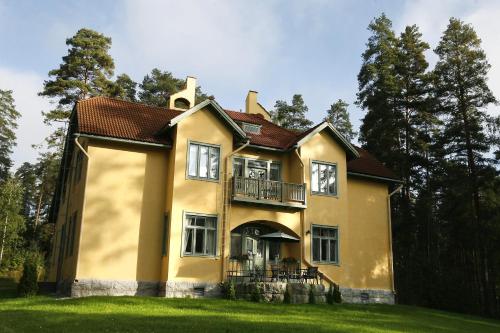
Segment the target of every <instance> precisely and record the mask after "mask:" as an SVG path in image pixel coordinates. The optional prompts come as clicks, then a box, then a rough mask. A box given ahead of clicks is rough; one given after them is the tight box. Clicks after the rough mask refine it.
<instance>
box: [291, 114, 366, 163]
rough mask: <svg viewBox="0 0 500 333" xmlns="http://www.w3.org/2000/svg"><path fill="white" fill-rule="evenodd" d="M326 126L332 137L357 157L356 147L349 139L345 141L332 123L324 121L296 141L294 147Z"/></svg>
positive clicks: (300, 144)
mask: <svg viewBox="0 0 500 333" xmlns="http://www.w3.org/2000/svg"><path fill="white" fill-rule="evenodd" d="M326 128H328V129H329V130H330V131H331V132H332V134H333V135H334V137H336V138H337V139H338V140H339V141H340V143H341V144H342V145H343V146H344V147H345V148H346V150H347V151H349V152H350V153H351V154H352V155H353V156H354V157H359V153H358V151H357V150H356V148H354V146H353V145H352V144H350V143H349V141H347V139H346V138H345V137H344V136H343V135H342V134H340V132H339V131H338V130H337V129H336V128H335V127H333V126H332V124H330V123H329V122H326V121H325V122H323V123H322V124H321V125H319V126H318V127H316V128H315V129H314V130H313V131H312V132H311V133H309V134H307V135H306V136H305V137H303V138H302V139H300V140H299V141H297V143H296V144H295V146H294V147H295V148H299V147H300V146H302V145H303V144H304V143H306V142H307V141H309V140H310V139H311V138H312V137H313V136H315V135H316V134H318V133H319V132H321V131H323V130H324V129H326Z"/></svg>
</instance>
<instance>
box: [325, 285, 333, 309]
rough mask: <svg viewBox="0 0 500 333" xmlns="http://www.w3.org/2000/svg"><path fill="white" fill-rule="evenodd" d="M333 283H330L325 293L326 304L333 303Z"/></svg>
mask: <svg viewBox="0 0 500 333" xmlns="http://www.w3.org/2000/svg"><path fill="white" fill-rule="evenodd" d="M333 290H334V287H333V284H331V283H330V288H328V292H327V293H326V302H327V303H328V304H333V303H335V299H334V298H333Z"/></svg>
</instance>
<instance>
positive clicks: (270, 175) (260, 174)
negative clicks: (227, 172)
mask: <svg viewBox="0 0 500 333" xmlns="http://www.w3.org/2000/svg"><path fill="white" fill-rule="evenodd" d="M233 176H235V177H246V178H252V179H262V180H274V181H281V164H280V162H278V161H264V160H255V159H250V158H242V157H236V158H234V159H233Z"/></svg>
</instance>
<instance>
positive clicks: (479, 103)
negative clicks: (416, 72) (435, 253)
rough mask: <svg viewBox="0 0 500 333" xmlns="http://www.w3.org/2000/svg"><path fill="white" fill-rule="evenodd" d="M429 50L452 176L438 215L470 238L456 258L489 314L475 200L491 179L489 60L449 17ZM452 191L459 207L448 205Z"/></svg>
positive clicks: (491, 285)
mask: <svg viewBox="0 0 500 333" xmlns="http://www.w3.org/2000/svg"><path fill="white" fill-rule="evenodd" d="M435 52H436V54H437V55H438V56H439V61H438V62H437V64H436V67H435V69H434V77H435V89H436V97H437V99H438V101H439V107H440V112H441V113H442V117H443V119H444V125H443V130H442V135H441V137H440V140H441V143H442V144H443V148H444V151H443V152H444V158H445V159H446V160H447V161H448V165H447V169H446V174H447V177H446V178H447V179H448V180H451V179H455V180H456V181H454V182H450V183H451V184H448V183H445V184H444V185H443V186H444V193H445V194H446V195H447V196H449V197H450V199H448V201H446V199H445V203H446V202H448V205H443V212H446V213H445V214H444V215H443V216H445V218H446V219H447V220H448V221H450V223H452V224H453V225H457V226H458V225H461V226H462V228H461V229H458V230H455V233H454V235H455V237H457V238H462V237H464V235H467V237H468V238H469V239H470V242H468V243H465V244H461V245H459V246H460V247H459V248H462V249H463V251H462V259H461V260H463V261H464V263H465V266H467V267H470V270H469V272H470V273H469V274H468V275H466V278H467V280H468V282H469V284H468V287H469V288H470V289H471V292H473V293H474V294H475V295H477V299H476V300H472V302H474V303H475V304H471V305H472V306H475V305H477V307H478V308H479V309H480V312H481V313H483V314H487V315H492V314H493V313H495V312H496V311H497V309H496V306H497V305H496V295H495V281H492V279H493V277H494V274H493V272H494V262H492V261H491V260H490V259H491V258H490V255H489V254H488V253H489V251H490V249H489V246H490V245H492V244H490V243H489V239H490V235H489V234H488V230H487V229H486V228H485V221H484V215H483V214H484V213H483V211H482V209H483V207H482V206H483V205H482V199H481V196H482V194H481V192H482V189H483V188H484V187H485V186H487V184H488V183H489V182H491V176H487V175H488V174H491V173H490V172H489V171H488V170H490V169H491V164H492V163H493V161H492V160H491V159H490V158H489V157H488V156H487V155H486V154H487V153H489V151H490V145H491V144H493V143H494V140H493V138H490V137H489V136H488V134H487V128H488V125H489V124H492V123H493V121H494V120H493V119H492V117H490V116H489V115H488V113H487V112H486V108H487V106H488V105H490V104H492V103H496V99H495V97H494V96H493V93H492V92H491V90H490V89H489V87H488V84H487V75H488V70H489V68H490V65H489V63H488V61H487V59H486V54H485V53H484V51H483V50H482V49H481V40H480V39H479V38H478V36H477V35H476V32H475V31H474V29H473V28H472V26H471V25H469V24H465V23H463V22H462V21H460V20H458V19H455V18H452V19H450V22H449V24H448V27H447V29H446V30H445V32H444V34H443V36H442V38H441V41H440V42H439V45H438V47H437V48H436V49H435ZM452 185H454V186H452ZM457 196H460V198H458V199H459V200H460V202H461V207H460V209H456V208H453V207H454V204H453V201H454V200H456V199H457V198H456V197H457ZM455 202H456V201H455ZM464 245H465V247H464ZM493 246H494V245H493Z"/></svg>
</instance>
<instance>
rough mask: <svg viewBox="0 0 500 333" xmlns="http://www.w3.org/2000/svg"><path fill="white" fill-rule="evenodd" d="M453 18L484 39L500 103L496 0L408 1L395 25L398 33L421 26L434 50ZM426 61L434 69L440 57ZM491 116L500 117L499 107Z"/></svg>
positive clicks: (432, 56) (429, 55)
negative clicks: (462, 22) (499, 114)
mask: <svg viewBox="0 0 500 333" xmlns="http://www.w3.org/2000/svg"><path fill="white" fill-rule="evenodd" d="M450 17H456V18H459V19H461V20H462V21H464V22H465V23H470V24H472V26H473V28H474V30H475V31H476V33H477V34H478V36H479V37H480V38H481V40H482V48H483V49H484V51H485V52H486V55H487V57H488V61H489V63H490V64H491V66H492V67H491V70H490V72H489V74H488V77H489V82H488V84H489V87H490V89H491V90H492V91H493V93H494V94H495V96H496V97H497V98H498V99H500V43H499V39H498V17H500V2H498V1H494V0H489V1H488V0H485V1H472V0H470V1H454V0H443V1H435V0H422V1H408V2H407V3H406V4H405V9H404V11H403V14H402V15H401V18H400V19H398V20H397V21H396V22H395V23H396V24H395V29H396V30H397V31H402V30H403V29H404V27H405V26H406V25H411V24H416V25H418V27H419V29H420V31H421V32H422V35H423V39H424V40H425V41H427V42H428V43H429V44H430V46H431V49H434V48H435V47H436V46H437V45H438V43H439V40H440V38H441V35H442V33H443V31H444V30H445V29H446V26H447V25H448V22H449V19H450ZM427 58H428V61H429V62H430V64H431V67H432V66H433V65H434V64H435V62H436V61H437V56H436V55H435V54H434V52H432V50H430V51H429V52H428V53H427ZM489 112H490V113H491V114H496V115H498V107H496V106H491V107H490V108H489Z"/></svg>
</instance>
